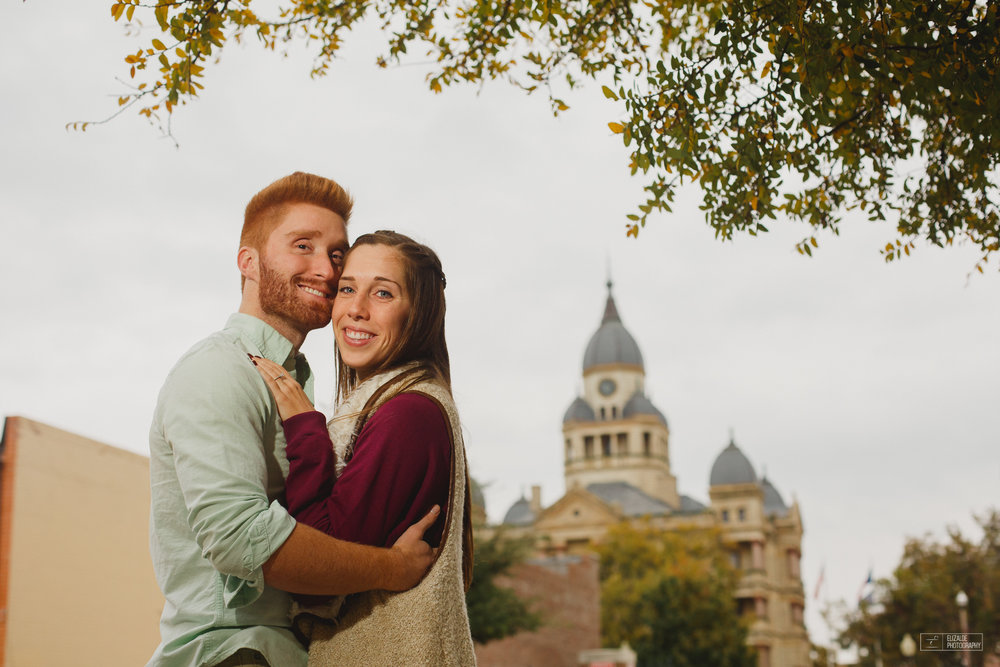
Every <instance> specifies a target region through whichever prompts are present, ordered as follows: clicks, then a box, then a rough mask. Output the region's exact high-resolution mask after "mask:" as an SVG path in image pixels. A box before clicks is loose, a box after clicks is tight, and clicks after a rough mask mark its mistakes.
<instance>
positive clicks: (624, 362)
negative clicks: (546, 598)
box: [504, 283, 810, 667]
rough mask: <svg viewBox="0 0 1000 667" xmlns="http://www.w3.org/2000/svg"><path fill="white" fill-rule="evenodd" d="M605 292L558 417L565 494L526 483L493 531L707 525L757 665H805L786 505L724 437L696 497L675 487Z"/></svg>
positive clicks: (562, 536)
mask: <svg viewBox="0 0 1000 667" xmlns="http://www.w3.org/2000/svg"><path fill="white" fill-rule="evenodd" d="M608 291H609V292H608V301H607V305H606V308H605V312H604V317H603V319H602V321H601V325H600V327H599V328H598V330H597V332H595V334H594V335H593V337H592V338H591V341H590V343H589V344H588V346H587V349H586V352H585V354H584V365H583V395H582V396H579V397H577V398H576V399H574V400H573V402H572V403H571V404H570V407H569V408H568V409H567V411H566V413H565V415H564V418H563V449H564V475H565V480H566V493H565V495H564V496H563V497H562V498H560V499H559V500H557V501H556V502H555V503H553V504H552V505H550V506H548V507H542V506H541V502H540V497H541V493H540V489H538V488H537V487H536V488H534V489H533V490H532V498H531V499H530V500H529V499H528V498H522V499H521V500H519V501H518V502H517V503H515V504H514V505H513V506H512V507H511V508H510V510H509V511H508V512H507V515H506V516H505V519H504V524H505V526H504V527H505V529H506V530H508V531H509V532H512V533H514V534H521V535H530V536H532V537H533V538H534V539H535V541H536V545H537V548H538V550H539V552H540V553H543V554H548V555H555V554H584V553H588V552H589V549H590V547H592V546H593V545H595V544H597V543H599V542H600V541H601V540H602V539H603V537H604V535H605V533H606V531H607V530H608V528H609V527H611V526H613V525H615V524H617V523H620V522H622V521H630V520H638V519H643V520H645V521H649V522H650V524H651V525H652V526H654V527H659V528H662V529H663V530H667V531H672V530H678V529H680V528H687V527H703V528H709V527H713V526H715V527H718V529H719V530H720V531H721V533H722V535H723V540H724V543H725V544H726V546H727V548H728V550H729V552H730V554H731V558H732V562H733V565H734V566H735V567H736V568H737V570H738V571H740V572H741V574H742V577H741V580H740V583H739V584H738V587H737V590H736V592H735V598H736V600H735V604H736V605H737V607H738V609H739V611H740V613H741V614H743V615H745V616H747V618H748V620H749V621H750V633H749V637H748V643H749V644H750V645H751V646H753V647H754V648H755V649H756V650H757V655H758V661H759V665H760V667H806V665H808V664H810V663H809V657H808V655H809V639H808V636H807V634H806V630H805V625H804V621H803V611H804V607H805V596H804V592H803V588H802V578H801V574H800V572H799V559H800V557H801V550H802V518H801V515H800V512H799V507H798V503H797V502H793V503H792V504H791V506H788V505H786V504H785V502H784V500H783V499H782V497H781V494H780V493H779V492H778V490H777V489H776V488H775V486H774V484H773V483H772V482H771V481H770V480H768V479H767V478H766V477H765V478H760V477H758V475H757V473H756V471H755V469H754V467H753V465H752V464H751V463H750V461H749V459H747V457H746V455H745V454H744V453H743V452H742V451H741V450H740V448H739V447H737V446H736V444H735V442H732V441H731V442H730V443H729V446H727V447H725V448H724V449H723V450H722V452H721V453H720V454H719V456H718V458H717V459H716V461H715V464H714V465H713V467H712V471H711V475H710V480H709V489H708V496H709V502H708V504H707V505H706V504H703V503H701V502H699V501H697V500H695V499H693V498H690V497H687V496H683V495H680V494H679V493H678V491H677V480H676V478H675V477H674V475H673V474H672V472H671V469H670V451H671V450H670V429H669V426H668V424H667V420H666V418H665V417H664V416H663V413H661V412H660V411H659V409H657V408H656V407H655V406H654V405H653V403H652V402H651V401H650V400H649V399H648V398H647V397H646V394H645V369H644V366H643V361H642V354H641V352H640V350H639V347H638V345H637V344H636V342H635V340H634V339H633V338H632V335H631V334H630V333H629V332H628V331H627V330H626V329H625V327H624V326H623V325H622V323H621V318H620V317H619V315H618V309H617V306H616V304H615V301H614V298H613V297H612V295H611V284H610V283H609V284H608ZM584 648H596V646H594V647H584V646H581V647H580V649H581V650H582V649H584ZM508 664H529V663H527V662H524V663H513V662H512V663H508ZM530 664H536V663H534V662H532V663H530ZM539 664H540V663H539Z"/></svg>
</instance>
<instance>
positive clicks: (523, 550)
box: [465, 530, 541, 644]
mask: <svg viewBox="0 0 1000 667" xmlns="http://www.w3.org/2000/svg"><path fill="white" fill-rule="evenodd" d="M475 544H476V546H475V549H474V550H473V552H472V558H473V564H472V586H470V587H469V591H468V593H466V595H465V601H466V603H467V604H468V608H469V627H470V629H471V630H472V639H473V640H475V641H477V642H479V643H481V644H485V643H486V642H490V641H493V640H494V639H502V638H504V637H509V636H511V635H515V634H517V633H518V632H521V631H522V630H527V631H532V630H537V629H538V627H539V626H540V625H541V617H540V616H539V615H538V614H537V613H535V612H534V611H533V610H532V609H531V608H530V606H529V604H528V603H526V602H525V601H524V600H522V599H521V598H519V597H517V595H516V594H515V593H514V591H512V590H511V589H509V588H506V587H503V586H498V585H497V583H496V578H497V577H498V576H500V575H503V574H506V573H508V572H509V571H510V568H511V567H513V566H514V565H516V564H517V563H520V562H522V561H523V560H524V559H525V557H526V556H527V554H528V549H529V546H530V544H529V542H527V541H526V540H518V539H512V538H510V537H508V536H506V535H505V534H504V533H503V532H502V531H499V530H498V531H495V532H494V533H493V534H492V535H490V536H489V537H488V538H485V539H483V538H481V537H480V536H477V537H476V543H475Z"/></svg>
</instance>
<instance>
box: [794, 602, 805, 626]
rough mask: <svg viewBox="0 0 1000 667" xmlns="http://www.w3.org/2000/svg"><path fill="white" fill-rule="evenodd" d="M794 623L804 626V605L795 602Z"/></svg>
mask: <svg viewBox="0 0 1000 667" xmlns="http://www.w3.org/2000/svg"><path fill="white" fill-rule="evenodd" d="M792 623H794V624H795V625H802V624H803V620H802V605H800V604H797V603H795V602H793V603H792Z"/></svg>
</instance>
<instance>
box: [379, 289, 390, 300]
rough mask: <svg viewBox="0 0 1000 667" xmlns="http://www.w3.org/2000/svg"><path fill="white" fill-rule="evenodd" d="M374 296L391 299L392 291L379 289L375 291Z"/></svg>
mask: <svg viewBox="0 0 1000 667" xmlns="http://www.w3.org/2000/svg"><path fill="white" fill-rule="evenodd" d="M375 296H378V297H380V298H382V299H391V298H392V292H390V291H389V290H384V289H380V290H378V291H377V292H375Z"/></svg>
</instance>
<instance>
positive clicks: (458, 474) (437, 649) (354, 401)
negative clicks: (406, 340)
mask: <svg viewBox="0 0 1000 667" xmlns="http://www.w3.org/2000/svg"><path fill="white" fill-rule="evenodd" d="M397 374H398V372H392V371H390V372H389V373H386V374H381V375H379V376H376V377H373V378H369V379H368V380H367V381H366V382H364V383H362V385H361V386H359V387H358V388H357V390H356V391H355V392H354V394H352V395H351V396H350V397H349V398H348V400H347V401H345V402H344V404H343V405H342V406H341V407H340V408H339V409H338V411H337V415H335V416H334V418H333V419H332V420H331V422H330V436H331V440H332V441H333V446H334V449H335V450H336V451H337V453H338V462H339V461H342V460H344V459H345V458H348V456H346V455H347V454H348V452H349V450H350V447H351V445H352V442H353V437H354V434H355V433H357V431H358V429H357V426H358V424H357V419H358V417H357V413H358V412H359V411H360V410H361V408H363V407H364V404H365V402H367V400H368V398H369V397H371V396H372V394H373V393H374V391H375V390H376V389H377V388H378V387H379V386H381V385H382V384H383V383H385V382H388V381H390V380H391V379H392V378H393V377H395V376H396V375H397ZM370 383H371V384H370ZM366 385H367V386H366ZM372 385H374V386H372ZM406 392H407V393H418V394H422V395H424V396H426V397H428V398H430V399H431V400H433V401H434V402H435V403H436V404H437V405H438V406H439V407H440V409H441V412H442V413H443V414H444V415H445V417H446V421H447V423H448V427H449V430H450V435H451V444H452V457H451V472H452V474H451V490H450V493H449V497H448V505H447V515H446V520H445V525H444V533H443V535H442V538H441V546H440V551H439V552H438V557H437V559H436V561H435V562H434V564H433V565H432V566H431V569H430V571H429V572H428V573H427V575H426V576H425V577H424V578H423V580H422V581H421V582H420V583H419V584H417V586H415V587H414V588H412V589H410V590H408V591H404V592H401V593H390V592H387V591H368V592H365V593H359V594H357V595H351V596H348V597H347V598H346V600H345V601H344V604H343V607H342V608H341V610H340V613H339V615H338V617H337V619H336V622H335V624H329V623H316V624H315V625H314V626H313V627H312V631H311V643H310V646H309V664H310V665H312V666H313V667H350V666H352V665H358V666H362V665H364V666H366V667H378V666H382V665H384V666H386V667H389V666H392V667H396V666H398V665H421V666H424V665H426V666H428V667H439V666H440V667H451V666H454V667H468V666H470V665H475V664H476V656H475V652H474V649H473V644H472V636H471V634H470V631H469V617H468V612H467V610H466V606H465V586H464V581H463V573H462V548H463V527H464V525H465V515H464V513H465V511H466V510H465V506H466V502H465V501H466V496H467V493H468V489H467V480H468V473H467V467H466V459H465V446H464V443H463V440H462V430H461V424H460V422H459V418H458V411H457V409H456V408H455V403H454V400H453V399H452V397H451V394H450V393H449V392H448V390H447V389H446V388H445V387H443V386H441V385H440V384H438V383H436V382H421V383H419V384H417V385H415V386H412V387H409V388H408V389H407V390H406ZM376 410H377V408H376ZM401 437H404V438H405V437H406V436H405V434H401Z"/></svg>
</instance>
